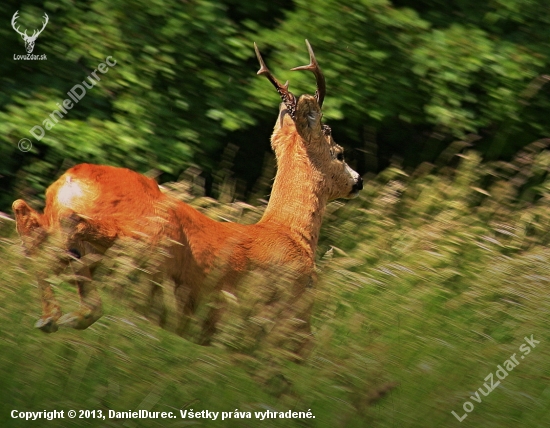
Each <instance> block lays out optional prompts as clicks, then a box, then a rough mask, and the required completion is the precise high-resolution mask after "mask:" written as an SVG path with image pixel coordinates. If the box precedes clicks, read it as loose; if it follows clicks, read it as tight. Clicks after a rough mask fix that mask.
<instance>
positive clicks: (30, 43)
mask: <svg viewBox="0 0 550 428" xmlns="http://www.w3.org/2000/svg"><path fill="white" fill-rule="evenodd" d="M18 13H19V11H16V12H15V13H14V14H13V18H12V19H11V26H12V27H13V29H14V30H15V31H16V32H17V34H19V35H20V36H21V37H22V38H23V40H24V41H25V49H26V50H27V52H28V53H32V51H33V49H34V42H35V41H36V38H37V37H38V36H39V35H40V33H42V31H44V28H46V25H47V24H48V21H49V18H48V14H47V13H45V12H44V19H45V21H44V25H43V26H42V28H41V29H40V30H34V31H33V33H32V36H28V35H27V30H25V32H24V33H22V32H21V31H19V26H17V27H16V26H15V21H17V18H19V16H18V15H17V14H18Z"/></svg>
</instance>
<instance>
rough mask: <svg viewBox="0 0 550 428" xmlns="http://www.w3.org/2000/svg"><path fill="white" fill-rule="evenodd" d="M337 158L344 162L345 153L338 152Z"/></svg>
mask: <svg viewBox="0 0 550 428" xmlns="http://www.w3.org/2000/svg"><path fill="white" fill-rule="evenodd" d="M336 159H338V160H339V161H342V162H343V161H344V153H342V152H340V153H337V154H336Z"/></svg>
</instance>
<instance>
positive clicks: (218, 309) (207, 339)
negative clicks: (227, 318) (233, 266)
mask: <svg viewBox="0 0 550 428" xmlns="http://www.w3.org/2000/svg"><path fill="white" fill-rule="evenodd" d="M239 278H240V274H239V273H238V272H229V273H227V274H225V275H223V277H222V278H221V280H220V281H219V285H218V287H217V288H216V289H217V290H218V291H217V293H216V294H217V295H216V297H215V299H214V303H213V306H212V308H211V309H210V312H209V313H208V315H207V317H206V319H205V321H204V323H203V325H202V334H201V339H200V342H199V343H200V344H201V345H203V346H208V345H210V344H211V342H212V338H213V336H214V334H216V331H217V330H218V324H219V322H220V320H221V319H222V317H223V315H224V313H225V312H226V309H227V302H226V299H225V296H224V295H223V294H222V293H223V292H226V293H229V294H234V293H235V288H236V284H237V281H238V280H239Z"/></svg>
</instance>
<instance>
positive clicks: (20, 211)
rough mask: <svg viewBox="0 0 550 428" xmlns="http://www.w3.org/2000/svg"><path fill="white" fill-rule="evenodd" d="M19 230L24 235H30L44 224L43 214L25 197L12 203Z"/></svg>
mask: <svg viewBox="0 0 550 428" xmlns="http://www.w3.org/2000/svg"><path fill="white" fill-rule="evenodd" d="M12 209H13V212H14V214H15V224H16V227H17V232H18V233H19V234H20V235H22V236H28V235H30V234H31V233H32V232H33V231H34V230H36V229H38V228H40V227H42V226H43V224H42V223H43V222H42V215H40V214H39V213H37V212H36V211H35V210H33V209H32V208H31V207H30V206H29V205H28V204H27V203H26V202H25V201H24V200H23V199H18V200H16V201H15V202H14V203H13V204H12Z"/></svg>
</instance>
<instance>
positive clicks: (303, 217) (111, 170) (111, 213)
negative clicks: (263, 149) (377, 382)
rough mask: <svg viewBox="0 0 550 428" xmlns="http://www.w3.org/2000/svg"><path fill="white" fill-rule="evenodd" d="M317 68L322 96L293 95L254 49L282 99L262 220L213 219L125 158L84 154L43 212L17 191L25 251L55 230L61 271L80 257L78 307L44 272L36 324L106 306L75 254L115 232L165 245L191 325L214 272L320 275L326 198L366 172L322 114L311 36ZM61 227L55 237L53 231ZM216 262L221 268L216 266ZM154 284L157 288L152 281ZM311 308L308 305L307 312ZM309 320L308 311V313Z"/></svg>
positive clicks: (229, 279)
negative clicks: (348, 156)
mask: <svg viewBox="0 0 550 428" xmlns="http://www.w3.org/2000/svg"><path fill="white" fill-rule="evenodd" d="M306 43H307V47H308V50H309V55H310V64H309V65H307V66H302V67H297V68H294V69H293V70H310V71H312V72H313V73H314V74H315V77H316V80H317V91H316V93H315V96H311V95H302V96H300V97H296V96H294V95H293V94H292V93H291V92H290V91H289V90H288V82H287V83H286V84H285V85H282V84H280V83H279V82H278V81H277V79H276V78H275V77H274V76H273V75H272V74H271V72H270V71H269V70H268V69H267V67H266V66H265V63H264V61H263V59H262V57H261V55H260V52H259V51H258V48H257V47H256V45H254V47H255V50H256V55H257V57H258V60H259V62H260V65H261V68H260V70H259V71H258V74H261V75H265V76H266V77H267V78H268V79H269V81H270V82H271V83H272V84H273V85H274V86H275V88H276V89H277V91H278V92H279V94H280V96H281V98H282V100H283V103H282V104H281V106H280V109H279V115H278V118H277V121H276V122H275V128H274V131H273V134H272V137H271V145H272V148H273V150H274V151H275V155H276V159H277V174H276V177H275V181H274V183H273V188H272V192H271V197H270V199H269V203H268V205H267V208H266V210H265V213H264V215H263V217H262V218H261V220H260V221H259V222H258V223H256V224H252V225H241V224H237V223H231V222H225V223H221V222H217V221H214V220H212V219H210V218H208V217H206V216H205V215H203V214H202V213H200V212H199V211H197V210H196V209H194V208H192V207H191V206H189V205H187V204H185V203H183V202H181V201H178V200H176V199H175V198H173V197H172V196H169V195H166V194H164V193H162V192H161V191H160V190H159V187H158V185H157V184H156V182H155V181H154V180H152V179H150V178H147V177H145V176H143V175H140V174H138V173H136V172H133V171H130V170H128V169H124V168H115V167H111V166H104V165H90V164H81V165H77V166H75V167H73V168H71V169H69V170H68V171H67V172H65V174H63V175H62V176H61V177H60V178H59V179H58V180H57V181H56V182H55V183H53V184H52V185H51V186H50V187H49V188H48V190H47V192H46V207H45V209H44V214H40V213H38V212H36V211H35V210H33V209H32V208H31V207H30V206H29V205H28V204H27V203H25V202H24V201H23V200H21V199H19V200H17V201H15V202H14V203H13V210H14V212H15V218H16V224H17V230H18V232H19V234H20V236H21V237H22V240H23V242H24V246H25V247H26V249H27V251H29V252H33V249H34V248H37V246H39V245H40V244H41V243H42V242H43V241H44V240H46V239H58V242H60V244H59V245H60V246H61V249H62V250H63V251H61V253H62V254H66V256H64V257H59V258H57V261H56V263H57V265H56V266H55V272H56V273H57V272H59V271H61V270H62V269H64V268H65V267H66V266H67V265H68V264H73V265H75V266H76V269H75V271H76V273H77V277H76V282H77V287H78V291H79V294H80V300H81V305H80V309H78V310H77V311H74V312H70V313H68V314H65V315H63V316H62V313H61V309H60V306H59V304H58V303H57V301H56V300H55V297H54V294H53V291H52V288H51V285H50V284H49V283H48V282H47V281H46V280H45V279H44V276H40V277H39V278H38V288H39V291H40V297H41V300H42V308H43V314H42V317H41V318H40V319H39V320H38V321H37V323H36V327H38V328H40V329H41V330H43V331H45V332H53V331H56V330H57V326H58V325H65V326H69V327H73V328H77V329H84V328H87V327H88V326H90V325H91V324H92V323H94V322H95V321H96V320H97V319H98V318H99V317H100V316H101V314H102V306H101V299H100V297H99V295H98V292H97V291H96V288H95V286H94V285H93V282H92V281H91V275H92V272H91V271H90V270H89V268H88V267H85V266H84V264H82V263H80V264H78V263H79V261H78V260H77V259H78V258H80V257H81V256H84V255H85V254H89V253H99V254H102V253H104V252H105V251H106V249H107V248H109V247H110V246H111V245H112V244H113V243H114V241H115V240H116V239H119V238H129V239H135V240H140V241H142V242H143V241H145V242H147V244H148V245H150V246H151V248H156V247H158V246H159V245H161V243H162V245H163V250H164V251H163V254H165V255H166V256H165V259H164V262H163V263H164V264H163V265H162V269H161V270H162V273H163V275H164V276H165V277H167V278H171V279H172V280H173V281H174V284H175V290H174V291H175V297H176V302H177V316H178V325H179V327H178V329H179V331H180V332H183V331H184V330H185V325H186V323H187V320H188V319H189V317H190V316H191V315H192V314H193V313H194V311H195V306H196V302H197V300H198V299H199V297H200V295H201V292H202V289H203V288H205V284H206V282H207V281H211V279H212V276H213V275H214V276H215V281H214V282H215V284H214V287H215V290H217V291H218V292H220V291H226V292H229V293H233V291H234V290H235V288H236V286H237V285H238V283H239V280H241V279H242V278H243V277H244V276H245V275H246V274H247V273H249V272H252V271H260V272H261V271H264V272H273V271H274V270H275V271H283V270H284V271H287V272H292V278H293V281H294V285H293V286H292V287H291V288H292V291H291V293H292V295H293V296H294V297H296V298H298V297H299V296H300V295H301V294H303V292H304V291H305V290H306V289H307V287H309V286H311V283H312V282H313V278H314V276H315V273H314V267H315V250H316V246H317V241H318V238H319V231H320V228H321V221H322V217H323V213H324V211H325V207H326V205H327V202H328V201H330V200H333V199H336V198H351V197H354V196H356V195H357V193H358V192H359V190H361V189H362V187H363V185H362V179H361V177H360V176H359V174H357V172H355V171H353V170H352V169H351V168H350V167H349V166H348V165H347V164H346V163H345V161H344V157H343V149H342V148H341V147H340V146H338V145H337V144H336V143H335V142H334V140H333V138H332V136H331V132H330V128H329V127H328V126H326V125H323V124H322V123H321V116H322V113H321V106H322V104H323V98H324V96H325V80H324V77H323V74H322V73H321V70H320V68H319V66H318V64H317V61H316V60H315V56H314V54H313V50H312V49H311V46H310V45H309V43H308V42H307V40H306ZM53 237H58V238H53ZM214 272H215V274H214ZM152 294H154V290H153V291H152ZM221 311H222V308H220V307H217V308H214V309H212V310H211V313H210V314H209V316H208V317H207V318H208V319H207V320H206V321H205V322H204V326H203V333H204V334H203V337H204V339H203V342H204V343H208V341H209V338H210V337H211V336H212V334H213V332H214V331H215V329H216V324H217V321H218V320H219V317H220V316H221ZM303 318H308V315H307V314H306V315H303ZM303 321H304V323H305V324H307V325H309V320H308V319H305V320H303Z"/></svg>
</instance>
